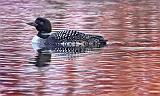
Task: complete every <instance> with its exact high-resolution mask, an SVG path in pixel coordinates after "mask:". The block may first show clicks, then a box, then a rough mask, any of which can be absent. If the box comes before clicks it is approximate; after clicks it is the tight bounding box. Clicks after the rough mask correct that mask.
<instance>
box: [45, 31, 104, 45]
mask: <svg viewBox="0 0 160 96" xmlns="http://www.w3.org/2000/svg"><path fill="white" fill-rule="evenodd" d="M68 42H70V44H71V43H72V44H71V45H73V44H75V45H76V44H82V45H91V44H92V45H101V46H104V45H106V40H104V38H103V37H102V36H97V35H90V34H84V33H81V32H78V31H76V30H63V31H59V32H55V33H52V34H51V35H50V36H49V37H48V38H47V40H46V43H45V44H46V45H61V44H65V43H68Z"/></svg>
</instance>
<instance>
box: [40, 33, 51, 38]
mask: <svg viewBox="0 0 160 96" xmlns="http://www.w3.org/2000/svg"><path fill="white" fill-rule="evenodd" d="M37 36H38V37H40V38H42V39H46V38H48V37H49V36H50V33H44V32H38V34H37Z"/></svg>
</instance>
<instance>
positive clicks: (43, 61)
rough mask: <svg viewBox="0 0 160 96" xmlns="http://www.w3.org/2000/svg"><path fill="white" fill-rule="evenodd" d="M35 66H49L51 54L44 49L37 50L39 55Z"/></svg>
mask: <svg viewBox="0 0 160 96" xmlns="http://www.w3.org/2000/svg"><path fill="white" fill-rule="evenodd" d="M34 61H35V62H33V64H35V66H37V67H46V66H48V65H49V62H51V53H50V52H46V51H44V50H43V49H39V50H37V55H36V56H35V60H34Z"/></svg>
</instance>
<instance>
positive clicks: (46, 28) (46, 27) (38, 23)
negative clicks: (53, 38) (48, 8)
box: [27, 17, 52, 33]
mask: <svg viewBox="0 0 160 96" xmlns="http://www.w3.org/2000/svg"><path fill="white" fill-rule="evenodd" d="M27 24H28V25H31V26H34V27H36V29H37V30H38V32H41V33H50V32H51V30H52V27H51V22H50V21H49V20H48V19H45V18H42V17H38V18H37V19H36V20H35V21H34V22H30V23H27Z"/></svg>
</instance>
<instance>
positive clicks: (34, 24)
mask: <svg viewBox="0 0 160 96" xmlns="http://www.w3.org/2000/svg"><path fill="white" fill-rule="evenodd" d="M27 24H28V25H31V26H34V27H36V26H37V25H38V24H36V23H35V22H29V23H27Z"/></svg>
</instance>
